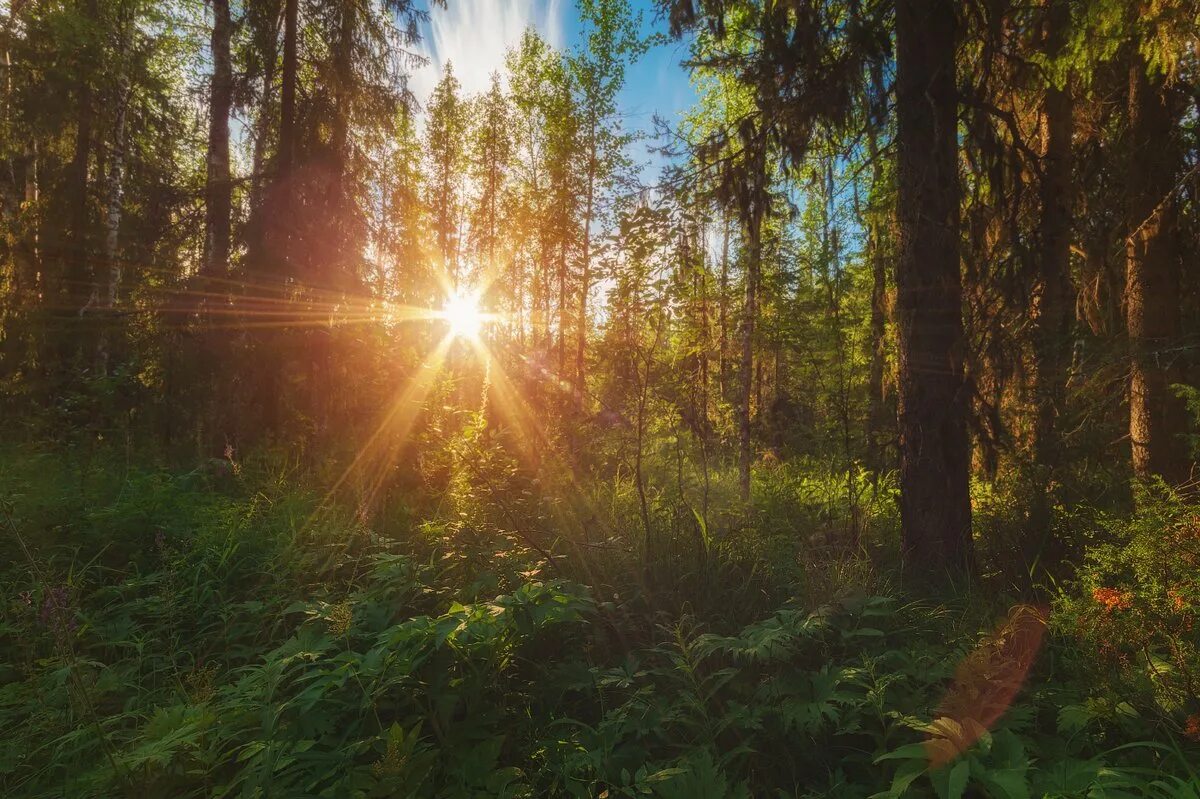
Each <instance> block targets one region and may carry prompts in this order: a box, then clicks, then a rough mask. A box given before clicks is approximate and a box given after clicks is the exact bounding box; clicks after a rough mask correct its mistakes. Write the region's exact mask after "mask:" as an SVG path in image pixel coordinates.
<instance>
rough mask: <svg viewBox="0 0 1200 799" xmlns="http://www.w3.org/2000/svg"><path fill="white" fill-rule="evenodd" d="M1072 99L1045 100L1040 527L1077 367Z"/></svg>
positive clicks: (1037, 379) (1057, 13) (1037, 355)
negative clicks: (1073, 363) (1073, 323)
mask: <svg viewBox="0 0 1200 799" xmlns="http://www.w3.org/2000/svg"><path fill="white" fill-rule="evenodd" d="M1070 21H1071V17H1070V6H1069V5H1068V4H1067V2H1066V0H1049V8H1048V13H1047V18H1046V31H1045V43H1044V45H1043V49H1044V51H1045V53H1046V55H1047V56H1048V57H1050V58H1055V57H1057V55H1058V53H1059V51H1060V50H1061V49H1062V47H1063V44H1064V42H1065V39H1066V34H1067V28H1068V26H1069V24H1070ZM1072 108H1073V99H1072V97H1071V93H1070V89H1069V88H1067V87H1062V88H1059V87H1057V86H1050V87H1048V88H1047V89H1046V94H1045V97H1044V98H1043V99H1042V112H1041V120H1040V124H1041V139H1042V180H1041V183H1040V185H1039V187H1038V198H1039V201H1040V212H1041V216H1040V218H1039V220H1038V251H1037V256H1036V257H1037V274H1036V276H1035V281H1034V287H1035V293H1034V297H1033V302H1032V305H1031V308H1030V311H1031V321H1032V322H1033V331H1032V337H1033V350H1034V364H1033V375H1032V377H1033V399H1034V406H1035V407H1034V427H1033V456H1034V461H1035V462H1036V464H1037V466H1038V475H1037V481H1038V487H1037V489H1036V490H1035V492H1034V494H1035V496H1034V497H1033V505H1032V510H1033V518H1032V520H1031V521H1032V524H1033V526H1034V527H1035V528H1040V529H1035V530H1034V532H1035V533H1046V532H1048V530H1049V526H1050V522H1051V519H1050V497H1049V487H1050V482H1051V477H1052V472H1053V470H1054V469H1055V468H1057V467H1058V466H1059V465H1060V464H1061V460H1062V438H1061V436H1060V434H1059V429H1058V427H1059V425H1058V419H1059V415H1060V414H1061V412H1062V407H1063V402H1064V399H1065V396H1066V389H1067V376H1068V375H1069V374H1070V366H1071V319H1072V316H1073V311H1074V308H1075V302H1074V297H1073V296H1072V289H1071V219H1072V211H1071V206H1072V193H1071V131H1072V120H1071V116H1072Z"/></svg>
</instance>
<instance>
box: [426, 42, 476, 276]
mask: <svg viewBox="0 0 1200 799" xmlns="http://www.w3.org/2000/svg"><path fill="white" fill-rule="evenodd" d="M459 92H460V86H459V82H458V78H456V77H454V68H453V66H452V65H451V64H449V63H447V64H446V69H445V72H444V73H443V74H442V79H441V80H440V81H438V84H437V86H436V87H434V90H433V96H432V97H430V98H429V112H428V114H429V119H428V121H427V123H426V127H425V150H426V153H427V154H428V161H429V167H428V170H427V176H428V177H427V179H428V182H429V188H428V190H427V191H428V196H429V198H430V200H429V202H430V206H431V211H430V227H431V228H432V232H433V235H434V239H435V241H436V242H437V256H438V263H437V266H438V269H439V270H440V271H441V273H442V275H443V276H444V277H445V279H446V280H448V281H449V284H450V288H451V289H452V290H453V291H457V290H458V289H459V287H460V282H461V281H462V280H463V279H464V278H465V277H467V276H466V275H463V274H462V273H461V263H460V260H459V255H460V253H461V249H460V246H459V245H460V241H459V239H460V237H461V234H462V213H463V186H464V176H465V173H466V170H467V167H468V161H467V151H466V132H467V114H466V106H465V105H464V103H463V101H462V99H461V97H460V96H459Z"/></svg>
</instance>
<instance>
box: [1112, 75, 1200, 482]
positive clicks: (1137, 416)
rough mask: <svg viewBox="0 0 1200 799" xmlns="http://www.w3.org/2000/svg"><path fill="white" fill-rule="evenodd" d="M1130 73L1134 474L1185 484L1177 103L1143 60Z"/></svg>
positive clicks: (1128, 305)
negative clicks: (1178, 391) (1179, 391)
mask: <svg viewBox="0 0 1200 799" xmlns="http://www.w3.org/2000/svg"><path fill="white" fill-rule="evenodd" d="M1133 61H1134V63H1133V64H1132V65H1131V67H1130V71H1129V136H1130V140H1131V151H1130V153H1129V156H1130V161H1129V173H1128V176H1127V182H1126V186H1127V191H1128V197H1129V199H1128V202H1129V208H1128V210H1129V227H1130V230H1131V235H1130V236H1129V238H1128V240H1127V242H1126V261H1125V311H1126V325H1127V328H1128V332H1129V343H1130V349H1131V361H1132V362H1131V368H1130V385H1129V437H1130V440H1131V441H1132V444H1133V470H1134V473H1135V474H1137V475H1138V476H1139V477H1152V476H1158V477H1162V478H1163V479H1164V480H1166V481H1167V482H1169V483H1173V484H1178V483H1181V482H1183V481H1184V480H1186V479H1187V478H1188V476H1189V471H1190V468H1191V467H1190V464H1189V463H1188V457H1187V451H1186V448H1185V443H1184V439H1183V437H1182V434H1183V433H1184V432H1185V430H1186V424H1187V417H1186V409H1185V406H1184V403H1183V400H1182V399H1180V398H1179V397H1177V396H1176V395H1175V393H1174V391H1173V390H1172V388H1171V386H1172V384H1175V383H1179V382H1181V380H1182V373H1181V369H1180V368H1179V365H1178V363H1179V361H1178V353H1176V352H1173V351H1172V350H1173V348H1174V347H1175V346H1176V342H1177V341H1178V338H1179V334H1180V327H1181V320H1180V305H1179V290H1180V285H1179V284H1180V274H1179V272H1180V254H1181V253H1180V249H1179V246H1180V241H1179V220H1178V209H1177V208H1176V204H1175V201H1174V197H1173V191H1174V182H1175V177H1176V175H1175V171H1176V168H1177V166H1178V164H1179V161H1180V159H1179V154H1178V149H1177V144H1176V143H1175V136H1174V124H1173V123H1174V120H1175V116H1174V114H1173V113H1172V107H1171V106H1172V103H1171V98H1170V96H1169V94H1168V91H1169V90H1168V89H1167V87H1166V86H1165V85H1164V78H1163V77H1162V76H1161V75H1153V76H1149V75H1147V67H1146V64H1145V63H1144V62H1143V60H1142V59H1141V57H1140V56H1134V59H1133Z"/></svg>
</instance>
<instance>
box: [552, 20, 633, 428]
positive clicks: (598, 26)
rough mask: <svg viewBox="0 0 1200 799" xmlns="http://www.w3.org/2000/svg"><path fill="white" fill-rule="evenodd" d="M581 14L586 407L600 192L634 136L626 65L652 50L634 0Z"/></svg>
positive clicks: (581, 329) (579, 347) (579, 375)
mask: <svg viewBox="0 0 1200 799" xmlns="http://www.w3.org/2000/svg"><path fill="white" fill-rule="evenodd" d="M579 11H580V16H581V17H582V19H583V22H584V24H585V25H586V26H587V34H586V37H587V38H586V41H587V45H586V46H585V47H584V48H582V49H581V50H580V51H579V52H577V53H575V54H574V55H573V56H571V58H570V60H569V64H570V71H571V79H572V84H573V86H574V88H575V91H576V92H577V94H578V95H579V100H578V106H579V108H580V109H581V111H582V120H581V125H580V131H579V135H580V138H581V139H582V141H581V143H580V144H581V148H582V150H583V153H582V154H583V159H584V161H583V163H584V165H583V168H582V173H583V174H582V176H581V177H582V182H583V200H582V202H581V206H582V217H581V219H580V224H581V226H582V238H583V243H582V245H581V252H580V277H579V310H578V314H579V315H578V325H577V328H576V335H575V375H574V388H573V393H574V398H575V407H576V410H582V408H583V404H584V394H585V393H586V391H587V379H586V370H587V357H586V349H587V335H588V330H587V320H588V315H587V313H588V295H589V294H590V293H591V290H592V269H591V259H592V225H593V223H594V222H595V220H596V211H597V206H598V202H599V200H600V197H599V195H600V193H601V192H603V191H604V190H605V189H606V188H608V186H609V182H610V181H611V179H612V177H613V176H614V174H615V173H616V172H617V169H618V168H619V166H620V158H621V155H622V152H623V150H624V148H625V146H626V144H627V143H628V141H629V139H628V137H627V136H624V135H622V134H621V133H620V119H619V118H618V116H617V94H618V93H619V92H620V91H621V88H622V86H623V85H624V83H625V68H626V66H627V64H629V63H630V62H632V61H635V60H636V59H637V58H638V57H639V56H641V54H642V53H644V52H645V51H646V47H647V45H648V43H647V42H646V41H644V40H643V39H642V38H641V37H640V35H639V32H638V29H639V27H640V26H641V16H640V15H637V16H635V15H633V14H632V13H631V11H630V8H629V2H628V0H582V2H581V4H580V6H579Z"/></svg>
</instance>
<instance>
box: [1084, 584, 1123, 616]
mask: <svg viewBox="0 0 1200 799" xmlns="http://www.w3.org/2000/svg"><path fill="white" fill-rule="evenodd" d="M1092 599H1094V600H1096V602H1098V603H1099V604H1101V605H1103V606H1104V611H1105V612H1106V613H1111V612H1112V611H1114V610H1128V609H1129V606H1130V605H1131V604H1132V603H1133V592H1132V591H1118V590H1117V589H1115V588H1097V589H1095V590H1094V591H1092Z"/></svg>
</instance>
